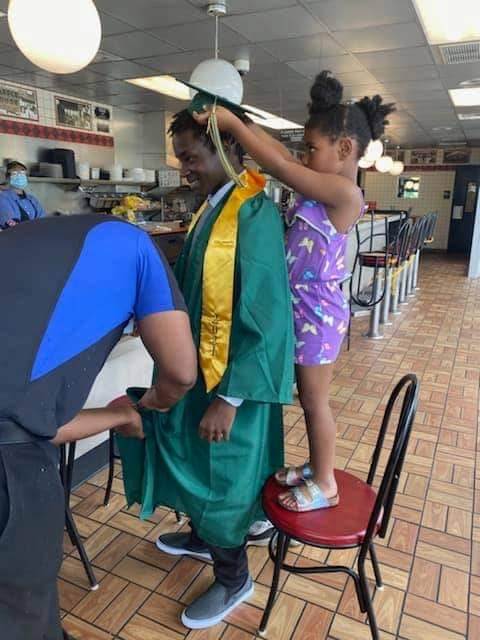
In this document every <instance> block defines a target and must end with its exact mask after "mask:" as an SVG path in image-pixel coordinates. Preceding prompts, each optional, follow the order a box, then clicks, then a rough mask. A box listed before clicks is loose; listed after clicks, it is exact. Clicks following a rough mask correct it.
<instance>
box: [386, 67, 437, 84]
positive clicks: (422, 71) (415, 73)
mask: <svg viewBox="0 0 480 640" xmlns="http://www.w3.org/2000/svg"><path fill="white" fill-rule="evenodd" d="M374 75H375V77H376V79H377V80H378V81H379V82H385V83H386V82H390V83H392V82H409V81H412V80H429V79H431V78H438V70H437V68H436V67H435V65H433V64H428V65H424V66H422V67H401V68H399V69H376V70H375V72H374Z"/></svg>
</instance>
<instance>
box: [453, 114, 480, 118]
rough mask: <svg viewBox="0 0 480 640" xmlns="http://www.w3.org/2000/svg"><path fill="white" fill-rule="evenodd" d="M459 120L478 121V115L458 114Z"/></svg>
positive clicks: (479, 116)
mask: <svg viewBox="0 0 480 640" xmlns="http://www.w3.org/2000/svg"><path fill="white" fill-rule="evenodd" d="M458 119H459V120H480V113H459V114H458Z"/></svg>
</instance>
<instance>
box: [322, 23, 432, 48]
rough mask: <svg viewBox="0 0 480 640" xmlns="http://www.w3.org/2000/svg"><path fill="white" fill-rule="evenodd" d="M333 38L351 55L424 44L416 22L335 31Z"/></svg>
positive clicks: (420, 30)
mask: <svg viewBox="0 0 480 640" xmlns="http://www.w3.org/2000/svg"><path fill="white" fill-rule="evenodd" d="M334 36H335V38H336V39H337V40H338V41H339V42H340V44H342V45H343V46H344V47H346V48H347V49H348V50H349V51H351V52H352V53H366V52H368V51H384V50H386V49H403V48H410V47H417V46H421V45H424V44H426V40H425V35H424V33H423V31H422V29H421V28H420V26H419V25H418V24H417V23H416V22H409V23H406V24H393V25H384V26H381V27H369V28H366V29H353V30H350V31H336V32H335V33H334Z"/></svg>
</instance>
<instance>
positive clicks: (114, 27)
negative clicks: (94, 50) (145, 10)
mask: <svg viewBox="0 0 480 640" xmlns="http://www.w3.org/2000/svg"><path fill="white" fill-rule="evenodd" d="M100 20H101V23H102V33H103V36H104V37H105V36H115V35H117V34H119V33H127V32H128V31H135V29H136V27H134V26H133V25H131V24H127V23H126V22H123V21H122V20H117V18H114V17H113V16H111V15H109V14H108V13H102V12H101V11H100Z"/></svg>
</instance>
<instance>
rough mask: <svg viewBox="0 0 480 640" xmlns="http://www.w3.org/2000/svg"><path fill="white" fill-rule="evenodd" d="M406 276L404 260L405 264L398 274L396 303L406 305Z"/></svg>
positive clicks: (406, 269) (406, 266)
mask: <svg viewBox="0 0 480 640" xmlns="http://www.w3.org/2000/svg"><path fill="white" fill-rule="evenodd" d="M407 277H408V262H405V265H404V267H403V269H402V272H401V274H400V280H399V285H398V286H399V291H400V293H399V296H398V304H400V305H407V304H408V302H407Z"/></svg>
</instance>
